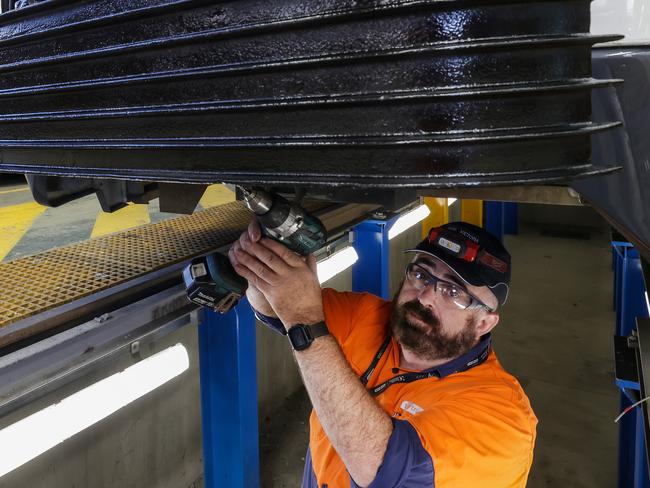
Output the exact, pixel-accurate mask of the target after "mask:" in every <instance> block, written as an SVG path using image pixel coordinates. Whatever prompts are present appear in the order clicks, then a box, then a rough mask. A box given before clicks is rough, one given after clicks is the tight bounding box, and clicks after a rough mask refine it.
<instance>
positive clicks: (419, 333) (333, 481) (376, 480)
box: [229, 222, 537, 488]
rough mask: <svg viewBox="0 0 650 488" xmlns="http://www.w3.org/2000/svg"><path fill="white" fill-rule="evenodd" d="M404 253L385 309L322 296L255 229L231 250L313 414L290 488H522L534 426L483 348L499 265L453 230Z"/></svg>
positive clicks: (501, 258) (513, 383)
mask: <svg viewBox="0 0 650 488" xmlns="http://www.w3.org/2000/svg"><path fill="white" fill-rule="evenodd" d="M406 252H409V253H413V259H412V261H411V262H410V263H409V265H408V266H407V267H406V270H405V276H404V280H403V282H402V284H401V286H400V290H399V291H398V293H397V294H396V295H395V297H394V298H393V300H392V301H391V302H388V301H386V300H383V299H381V298H379V297H376V296H374V295H370V294H367V293H351V292H337V291H335V290H332V289H321V288H320V284H319V282H318V278H317V275H316V266H315V260H314V258H313V257H309V258H307V259H306V260H305V259H303V258H301V257H300V256H298V255H296V254H294V253H292V252H290V251H289V250H288V249H287V248H286V247H284V246H283V245H282V244H280V243H278V242H276V241H273V240H270V239H268V238H266V237H261V234H260V229H259V226H258V225H257V224H256V223H255V222H253V223H252V224H251V225H250V226H249V228H248V230H247V231H246V232H244V233H243V234H242V236H241V237H240V239H239V241H238V242H237V243H235V245H234V246H233V247H232V248H231V251H230V254H229V257H230V260H231V263H232V264H233V266H234V267H235V269H236V271H237V272H238V273H239V274H240V275H241V276H243V277H244V278H246V279H247V280H248V282H249V285H250V286H249V288H248V291H247V296H248V299H249V301H250V303H251V305H252V306H253V308H254V309H255V310H256V311H257V315H258V318H260V319H261V320H262V321H263V322H265V323H266V324H267V325H269V326H271V327H273V328H275V329H277V330H278V331H280V332H283V333H285V334H287V332H288V336H289V338H290V342H291V344H292V346H293V348H294V351H295V352H294V354H295V358H296V362H297V364H298V366H299V368H300V372H301V374H302V377H303V381H304V383H305V387H306V389H307V392H308V394H309V398H310V399H311V402H312V405H313V408H314V409H313V411H312V414H311V418H310V439H309V450H308V452H307V456H306V462H305V470H304V476H303V483H302V486H303V487H309V488H343V487H345V488H347V487H359V486H361V487H381V488H387V487H414V488H415V487H432V486H435V487H437V488H469V487H481V488H509V487H513V488H514V487H517V488H524V487H525V486H526V480H527V478H528V473H529V470H530V466H531V463H532V457H533V447H534V444H535V435H536V425H537V419H536V417H535V414H534V413H533V411H532V409H531V406H530V402H529V401H528V398H527V397H526V395H525V393H524V391H523V390H522V388H521V386H520V385H519V383H518V382H517V380H516V379H515V378H514V377H512V376H511V375H510V374H508V373H507V372H506V371H505V370H504V369H503V368H502V367H501V365H500V364H499V362H498V360H497V358H496V355H495V353H494V351H493V349H492V347H491V336H490V332H491V331H492V329H493V328H494V327H495V326H496V325H497V323H498V322H499V314H498V312H497V309H498V307H499V306H501V305H503V304H504V303H505V302H506V299H507V295H508V290H509V286H510V264H511V263H510V255H509V254H508V252H507V251H506V249H505V248H504V247H503V245H502V244H501V242H499V240H498V239H496V238H495V237H494V236H492V235H491V234H489V233H488V232H486V231H485V230H483V229H481V228H480V227H476V226H473V225H471V224H467V223H464V222H454V223H450V224H446V225H444V226H442V227H437V228H433V229H431V231H430V232H429V235H428V236H427V238H426V239H424V240H423V241H422V242H421V243H420V244H419V245H418V246H417V247H416V248H415V249H409V250H408V251H406Z"/></svg>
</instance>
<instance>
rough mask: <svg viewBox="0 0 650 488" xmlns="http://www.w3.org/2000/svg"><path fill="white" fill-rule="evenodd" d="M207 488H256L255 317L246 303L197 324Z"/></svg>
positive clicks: (205, 316) (209, 315) (208, 313)
mask: <svg viewBox="0 0 650 488" xmlns="http://www.w3.org/2000/svg"><path fill="white" fill-rule="evenodd" d="M199 353H200V367H201V415H202V420H203V464H204V471H205V486H206V488H217V487H224V486H227V487H228V488H257V487H258V486H259V484H260V479H259V437H258V420H257V363H256V354H255V316H254V315H253V311H252V309H251V307H250V305H249V304H248V301H247V300H245V299H243V300H241V301H240V302H239V304H238V305H237V306H236V307H235V308H234V309H233V310H231V311H230V312H229V313H227V314H225V315H220V314H217V313H215V312H211V311H204V312H203V318H202V320H201V324H200V325H199Z"/></svg>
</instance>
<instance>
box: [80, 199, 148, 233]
mask: <svg viewBox="0 0 650 488" xmlns="http://www.w3.org/2000/svg"><path fill="white" fill-rule="evenodd" d="M150 222H151V219H150V218H149V206H148V205H141V204H133V203H130V204H128V205H127V206H126V207H124V208H121V209H119V210H117V211H115V212H113V213H106V212H100V214H99V216H98V217H97V220H96V221H95V226H94V227H93V232H92V234H90V237H91V238H92V237H98V236H103V235H106V234H113V233H114V232H119V231H121V230H126V229H132V228H133V227H139V226H141V225H144V224H148V223H150Z"/></svg>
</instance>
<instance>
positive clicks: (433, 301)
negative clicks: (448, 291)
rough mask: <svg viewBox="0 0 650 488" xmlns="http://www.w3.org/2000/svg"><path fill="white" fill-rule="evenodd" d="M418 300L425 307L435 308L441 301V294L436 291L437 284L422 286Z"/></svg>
mask: <svg viewBox="0 0 650 488" xmlns="http://www.w3.org/2000/svg"><path fill="white" fill-rule="evenodd" d="M418 300H419V301H420V303H421V304H422V305H424V306H425V307H430V308H432V307H433V308H435V306H436V305H437V304H438V303H439V302H438V300H440V296H439V294H438V292H437V291H436V286H435V285H434V284H433V283H432V284H430V285H427V286H425V287H424V288H422V289H421V290H420V292H419V294H418Z"/></svg>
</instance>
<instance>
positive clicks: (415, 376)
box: [368, 371, 440, 396]
mask: <svg viewBox="0 0 650 488" xmlns="http://www.w3.org/2000/svg"><path fill="white" fill-rule="evenodd" d="M439 376H440V375H439V374H438V372H437V371H428V372H426V373H424V372H422V373H404V374H398V375H397V376H393V377H392V378H391V379H389V380H386V381H384V382H383V383H382V384H381V385H377V386H375V387H374V388H369V389H368V391H369V392H370V393H371V395H372V396H377V395H379V394H380V393H383V392H384V391H386V390H388V388H390V387H391V386H393V385H394V384H396V383H411V382H413V381H418V380H426V379H427V378H433V377H436V378H438V377H439Z"/></svg>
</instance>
